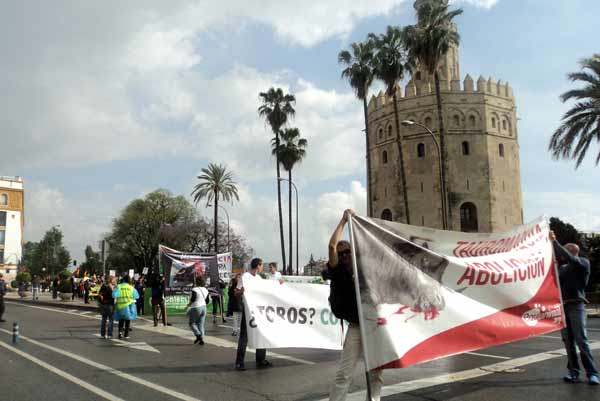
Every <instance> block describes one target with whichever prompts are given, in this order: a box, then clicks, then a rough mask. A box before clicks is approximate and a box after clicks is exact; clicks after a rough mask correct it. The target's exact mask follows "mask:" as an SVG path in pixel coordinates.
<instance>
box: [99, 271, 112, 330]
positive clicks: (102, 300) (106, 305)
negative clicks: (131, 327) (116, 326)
mask: <svg viewBox="0 0 600 401" xmlns="http://www.w3.org/2000/svg"><path fill="white" fill-rule="evenodd" d="M115 281H116V280H115V277H114V276H109V277H108V280H106V282H105V283H104V284H102V287H100V291H98V303H99V304H100V314H101V315H102V323H101V325H100V336H101V337H102V338H112V336H113V321H114V319H113V314H114V312H115V301H114V299H113V296H112V294H113V291H114V290H115ZM107 322H108V331H107V330H106V323H107Z"/></svg>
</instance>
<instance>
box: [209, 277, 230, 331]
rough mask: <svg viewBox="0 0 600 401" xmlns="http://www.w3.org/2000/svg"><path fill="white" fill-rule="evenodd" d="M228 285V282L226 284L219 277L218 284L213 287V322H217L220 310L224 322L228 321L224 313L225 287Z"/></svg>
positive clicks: (211, 295)
mask: <svg viewBox="0 0 600 401" xmlns="http://www.w3.org/2000/svg"><path fill="white" fill-rule="evenodd" d="M226 286H227V284H225V282H224V281H223V280H221V279H220V278H219V281H217V284H216V285H215V286H214V287H212V288H211V291H210V298H211V300H212V313H213V323H217V316H218V315H219V311H220V312H221V319H223V323H227V320H226V319H225V314H224V313H225V312H224V311H223V289H224V288H225V287H226Z"/></svg>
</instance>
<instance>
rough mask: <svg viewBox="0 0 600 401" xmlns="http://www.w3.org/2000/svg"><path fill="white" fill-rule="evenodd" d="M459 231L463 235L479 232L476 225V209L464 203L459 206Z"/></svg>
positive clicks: (470, 204) (472, 205)
mask: <svg viewBox="0 0 600 401" xmlns="http://www.w3.org/2000/svg"><path fill="white" fill-rule="evenodd" d="M460 231H462V232H465V233H476V232H478V231H479V225H478V223H477V207H476V206H475V205H474V204H473V203H471V202H466V203H463V204H462V205H461V206H460Z"/></svg>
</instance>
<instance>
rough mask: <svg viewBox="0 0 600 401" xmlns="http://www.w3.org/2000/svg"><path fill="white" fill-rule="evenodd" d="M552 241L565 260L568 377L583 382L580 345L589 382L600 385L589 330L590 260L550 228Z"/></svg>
mask: <svg viewBox="0 0 600 401" xmlns="http://www.w3.org/2000/svg"><path fill="white" fill-rule="evenodd" d="M550 240H551V241H552V245H553V247H554V254H555V256H556V257H557V258H558V259H559V260H560V261H561V265H560V267H559V269H558V275H559V279H560V287H561V292H562V299H563V304H564V309H565V320H566V324H567V327H566V328H565V329H563V330H562V337H563V341H564V342H565V348H566V349H567V359H568V363H567V369H569V373H568V374H567V375H566V376H565V377H564V380H565V381H566V382H569V383H577V382H579V372H580V366H579V360H578V358H577V349H576V348H575V346H576V345H577V348H579V352H580V355H581V362H582V364H583V367H584V369H585V371H586V372H587V376H588V383H589V384H591V385H598V384H600V381H599V380H598V369H597V368H596V365H595V363H594V358H593V357H592V352H591V350H590V346H589V344H588V339H587V333H586V312H585V304H586V303H587V299H586V298H585V287H586V286H587V284H588V281H589V278H590V261H589V260H587V259H586V258H583V257H580V256H579V247H578V246H577V245H575V244H567V245H565V246H564V247H562V246H561V245H560V244H559V243H558V241H557V240H556V235H554V231H550Z"/></svg>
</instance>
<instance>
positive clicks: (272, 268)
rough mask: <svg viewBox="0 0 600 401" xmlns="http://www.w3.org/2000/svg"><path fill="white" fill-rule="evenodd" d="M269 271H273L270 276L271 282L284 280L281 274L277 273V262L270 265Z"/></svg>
mask: <svg viewBox="0 0 600 401" xmlns="http://www.w3.org/2000/svg"><path fill="white" fill-rule="evenodd" d="M269 270H270V271H271V274H270V275H269V280H277V281H281V280H282V277H281V273H280V272H278V271H277V263H276V262H271V263H269Z"/></svg>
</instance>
